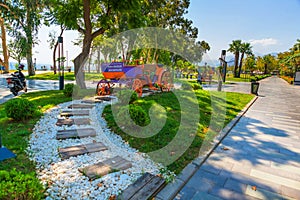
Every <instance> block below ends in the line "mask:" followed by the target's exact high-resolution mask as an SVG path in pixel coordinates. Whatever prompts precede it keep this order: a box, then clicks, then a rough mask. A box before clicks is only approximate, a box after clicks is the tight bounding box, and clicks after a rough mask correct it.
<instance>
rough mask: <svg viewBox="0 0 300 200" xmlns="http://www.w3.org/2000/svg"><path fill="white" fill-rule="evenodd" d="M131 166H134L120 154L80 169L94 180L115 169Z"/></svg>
mask: <svg viewBox="0 0 300 200" xmlns="http://www.w3.org/2000/svg"><path fill="white" fill-rule="evenodd" d="M130 167H132V164H131V162H129V161H128V160H125V159H124V158H122V157H120V156H116V157H113V158H110V159H107V160H105V161H102V162H99V163H97V164H94V165H91V166H87V167H85V168H81V169H78V170H79V171H80V172H81V173H83V174H84V175H85V176H87V177H89V179H90V180H94V179H97V178H100V177H101V176H104V175H106V174H109V173H112V172H114V171H120V170H125V169H128V168H130Z"/></svg>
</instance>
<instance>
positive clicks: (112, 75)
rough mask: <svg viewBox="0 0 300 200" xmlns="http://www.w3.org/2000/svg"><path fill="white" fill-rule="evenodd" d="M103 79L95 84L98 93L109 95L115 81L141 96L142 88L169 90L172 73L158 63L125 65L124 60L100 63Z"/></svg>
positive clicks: (171, 83)
mask: <svg viewBox="0 0 300 200" xmlns="http://www.w3.org/2000/svg"><path fill="white" fill-rule="evenodd" d="M101 69H102V74H103V76H104V79H102V80H100V81H99V82H98V84H97V89H96V92H97V94H98V95H109V94H111V91H112V90H111V89H112V87H113V86H114V85H115V84H116V83H120V84H125V85H127V86H128V87H130V88H131V89H132V90H134V91H136V92H137V93H138V95H139V96H142V93H143V88H144V87H148V88H149V89H150V90H160V91H169V90H170V89H171V88H172V87H173V81H172V80H173V79H172V73H171V72H170V71H168V70H167V69H165V68H163V66H162V65H160V64H141V65H138V64H136V65H125V64H124V62H112V63H104V64H102V65H101Z"/></svg>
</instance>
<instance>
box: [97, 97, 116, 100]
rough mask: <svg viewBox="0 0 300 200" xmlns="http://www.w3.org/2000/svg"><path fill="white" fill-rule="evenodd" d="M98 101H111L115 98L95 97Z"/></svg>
mask: <svg viewBox="0 0 300 200" xmlns="http://www.w3.org/2000/svg"><path fill="white" fill-rule="evenodd" d="M95 99H96V100H102V101H110V100H112V99H113V98H112V97H95Z"/></svg>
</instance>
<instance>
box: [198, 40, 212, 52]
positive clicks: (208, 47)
mask: <svg viewBox="0 0 300 200" xmlns="http://www.w3.org/2000/svg"><path fill="white" fill-rule="evenodd" d="M200 46H201V47H202V48H203V50H204V53H206V52H207V51H209V50H210V46H209V44H208V43H207V42H205V41H204V40H203V41H201V42H200Z"/></svg>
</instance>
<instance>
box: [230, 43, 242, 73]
mask: <svg viewBox="0 0 300 200" xmlns="http://www.w3.org/2000/svg"><path fill="white" fill-rule="evenodd" d="M241 45H242V41H241V40H233V41H232V43H231V44H229V49H228V51H229V52H232V53H234V70H233V74H234V77H238V73H237V69H238V65H239V57H240V51H241Z"/></svg>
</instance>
